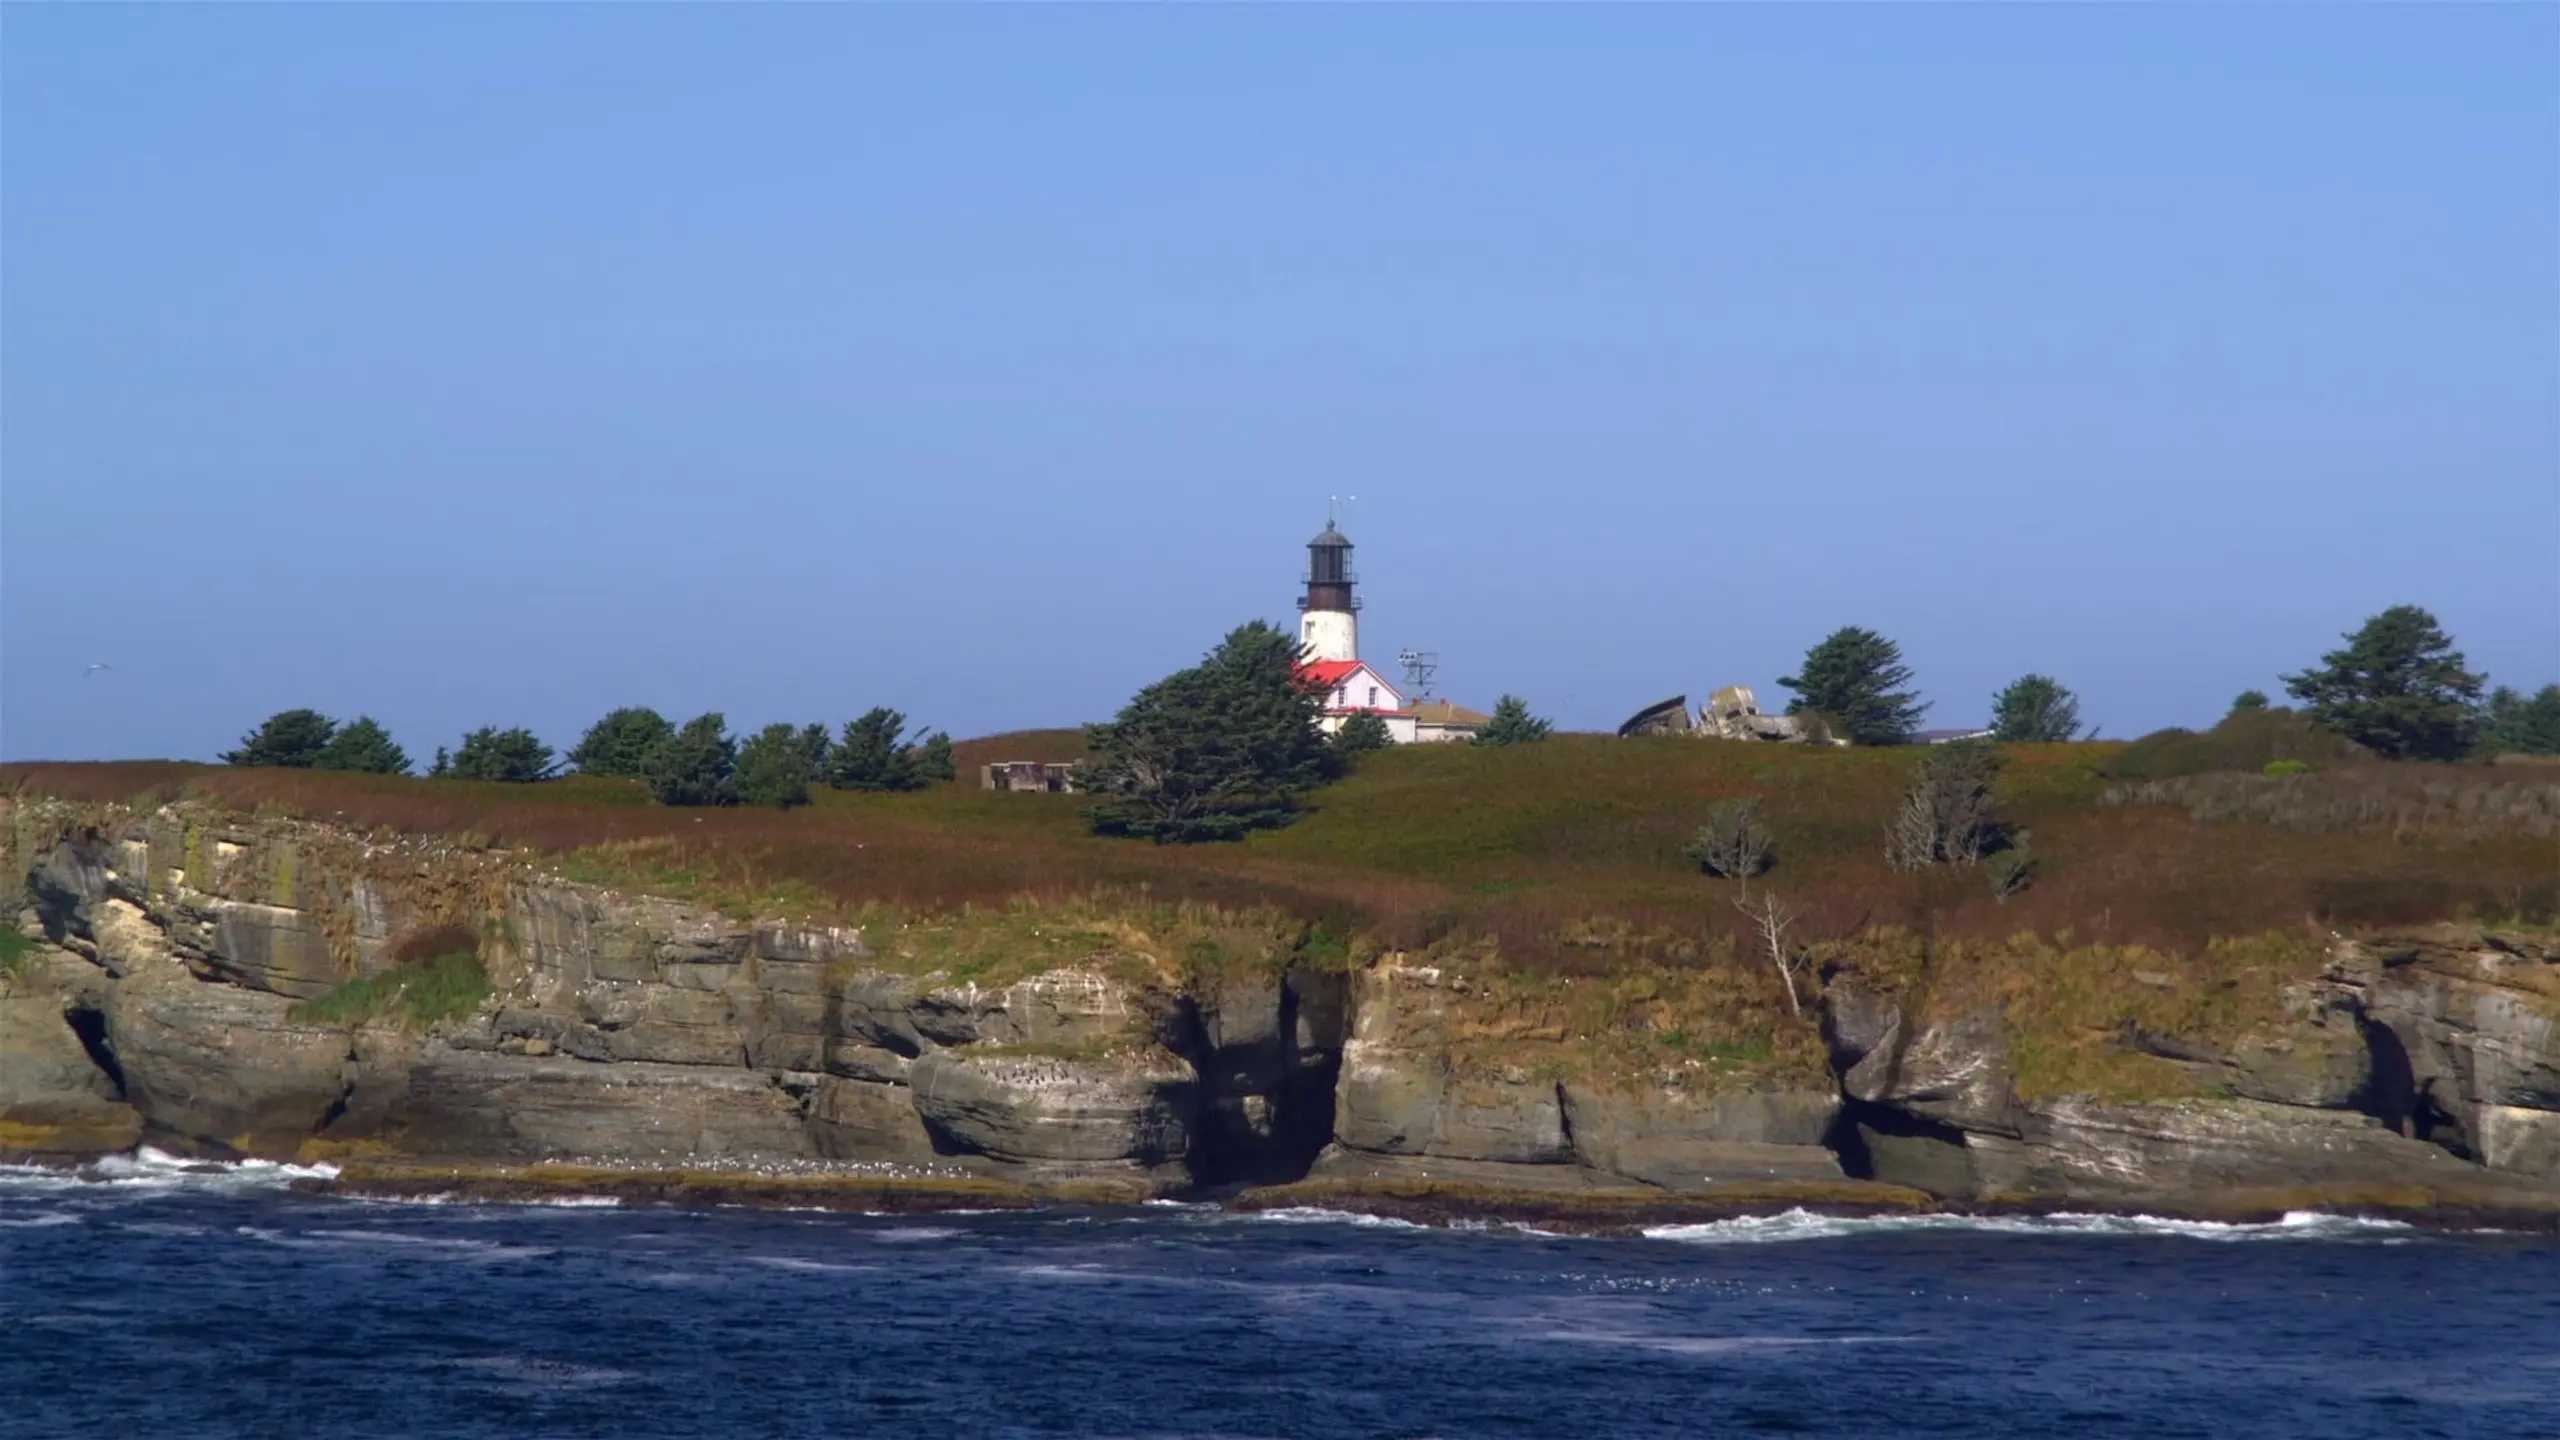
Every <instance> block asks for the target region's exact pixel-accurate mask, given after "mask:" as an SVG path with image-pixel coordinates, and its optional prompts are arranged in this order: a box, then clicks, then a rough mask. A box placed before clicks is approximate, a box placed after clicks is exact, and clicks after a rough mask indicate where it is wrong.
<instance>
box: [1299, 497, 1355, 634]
mask: <svg viewBox="0 0 2560 1440" xmlns="http://www.w3.org/2000/svg"><path fill="white" fill-rule="evenodd" d="M1298 648H1299V652H1300V653H1301V654H1302V655H1303V656H1305V658H1306V660H1307V662H1308V663H1310V664H1314V663H1321V662H1324V661H1328V660H1357V659H1359V658H1360V602H1359V600H1358V599H1356V598H1354V597H1353V595H1352V593H1351V541H1350V539H1349V538H1348V537H1346V536H1345V535H1344V534H1343V533H1342V532H1341V531H1340V530H1338V529H1336V528H1334V525H1333V522H1332V521H1330V520H1328V521H1326V522H1325V527H1324V533H1323V534H1321V535H1318V536H1317V537H1316V538H1314V539H1313V540H1310V541H1308V542H1307V593H1306V596H1305V598H1304V599H1301V600H1300V601H1299V602H1298Z"/></svg>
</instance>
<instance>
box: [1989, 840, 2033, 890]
mask: <svg viewBox="0 0 2560 1440" xmlns="http://www.w3.org/2000/svg"><path fill="white" fill-rule="evenodd" d="M1982 869H1983V873H1984V874H1985V875H1988V876H1989V877H1990V879H1991V898H1992V899H1994V900H1997V901H1999V902H2000V903H2001V904H2003V905H2005V904H2007V903H2009V897H2010V896H2012V895H2015V894H2017V893H2018V892H2019V891H2021V890H2024V889H2026V888H2027V887H2028V886H2029V885H2032V884H2034V883H2035V879H2036V869H2037V861H2036V857H2035V856H2034V855H2032V854H2030V853H2028V851H2027V848H2026V847H2025V846H2024V845H2014V846H2011V847H2010V848H2009V849H2006V850H2002V851H1999V852H1997V853H1995V854H1993V855H1992V857H1991V858H1990V859H1989V860H1986V861H1984V862H1983V866H1982Z"/></svg>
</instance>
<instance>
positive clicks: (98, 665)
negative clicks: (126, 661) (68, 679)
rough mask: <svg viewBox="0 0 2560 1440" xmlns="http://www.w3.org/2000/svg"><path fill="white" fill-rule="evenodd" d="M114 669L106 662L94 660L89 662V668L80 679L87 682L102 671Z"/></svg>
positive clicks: (81, 673) (82, 672)
mask: <svg viewBox="0 0 2560 1440" xmlns="http://www.w3.org/2000/svg"><path fill="white" fill-rule="evenodd" d="M114 668H116V667H114V666H113V665H110V664H108V663H107V662H106V661H104V660H92V661H90V662H89V668H88V669H86V670H83V671H81V672H80V678H81V679H83V680H86V679H88V678H89V677H90V676H92V675H95V674H97V673H98V672H99V671H101V670H113V669H114Z"/></svg>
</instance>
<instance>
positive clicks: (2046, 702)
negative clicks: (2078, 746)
mask: <svg viewBox="0 0 2560 1440" xmlns="http://www.w3.org/2000/svg"><path fill="white" fill-rule="evenodd" d="M1991 735H1992V738H1993V739H1996V740H2006V741H2010V742H2012V743H2018V742H2028V741H2053V740H2076V739H2078V738H2080V697H2078V696H2076V695H2074V694H2072V693H2071V692H2070V690H2068V689H2067V688H2065V687H2064V686H2063V684H2062V682H2061V681H2059V680H2056V679H2054V678H2053V677H2052V676H2050V675H2021V676H2019V677H2018V678H2017V679H2015V680H2013V681H2011V682H2009V687H2008V688H2007V689H2005V690H2003V691H2001V692H2000V693H1999V694H1997V695H1995V696H1993V697H1991Z"/></svg>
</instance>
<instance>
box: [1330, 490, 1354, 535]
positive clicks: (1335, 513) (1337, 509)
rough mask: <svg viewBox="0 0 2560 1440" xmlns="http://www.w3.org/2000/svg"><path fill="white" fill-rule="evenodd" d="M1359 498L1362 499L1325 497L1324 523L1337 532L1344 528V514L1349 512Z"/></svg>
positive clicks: (1347, 496) (1351, 496) (1352, 496)
mask: <svg viewBox="0 0 2560 1440" xmlns="http://www.w3.org/2000/svg"><path fill="white" fill-rule="evenodd" d="M1359 498H1360V497H1359V496H1357V495H1327V496H1326V497H1324V501H1325V503H1324V523H1325V524H1326V525H1327V526H1329V527H1331V528H1334V529H1337V530H1338V529H1340V528H1342V514H1343V512H1344V511H1346V510H1349V509H1350V508H1351V505H1352V502H1353V501H1355V500H1358V499H1359Z"/></svg>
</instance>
